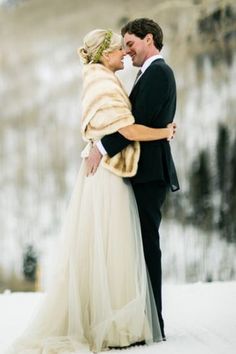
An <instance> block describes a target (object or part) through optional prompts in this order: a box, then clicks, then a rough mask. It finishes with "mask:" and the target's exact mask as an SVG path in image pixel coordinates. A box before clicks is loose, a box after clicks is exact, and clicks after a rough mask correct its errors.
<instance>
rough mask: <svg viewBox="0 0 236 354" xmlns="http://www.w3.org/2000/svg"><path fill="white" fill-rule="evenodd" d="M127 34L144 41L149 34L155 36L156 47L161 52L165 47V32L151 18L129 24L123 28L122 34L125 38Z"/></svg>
mask: <svg viewBox="0 0 236 354" xmlns="http://www.w3.org/2000/svg"><path fill="white" fill-rule="evenodd" d="M126 33H129V34H134V35H135V36H136V37H139V38H141V39H143V38H144V37H146V35H147V34H148V33H151V34H152V35H153V41H154V45H155V47H156V48H157V49H159V50H161V48H162V47H163V32H162V29H161V27H160V26H159V25H158V24H157V23H156V22H154V21H153V20H151V19H149V18H137V19H136V20H133V21H130V22H128V23H127V24H126V25H125V26H124V27H122V28H121V34H122V36H123V37H124V35H125V34H126Z"/></svg>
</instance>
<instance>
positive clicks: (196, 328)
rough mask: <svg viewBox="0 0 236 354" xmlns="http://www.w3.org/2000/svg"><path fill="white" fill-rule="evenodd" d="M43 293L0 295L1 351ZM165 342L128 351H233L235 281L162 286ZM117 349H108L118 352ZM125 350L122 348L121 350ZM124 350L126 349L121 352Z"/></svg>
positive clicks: (191, 353)
mask: <svg viewBox="0 0 236 354" xmlns="http://www.w3.org/2000/svg"><path fill="white" fill-rule="evenodd" d="M42 297H43V294H40V293H37V294H32V293H12V294H11V293H5V294H3V295H0V353H1V354H3V353H4V351H5V349H6V348H7V347H8V345H9V344H10V343H11V342H12V340H14V339H15V338H16V337H17V336H19V335H20V333H21V332H22V331H23V330H24V328H25V327H26V326H27V323H28V321H29V319H30V316H31V314H32V312H33V311H34V309H35V308H36V306H37V304H38V303H39V302H40V300H41V299H42ZM163 298H164V316H165V321H166V334H167V341H166V342H162V343H158V344H153V345H151V346H141V347H134V348H130V349H128V350H127V352H128V353H131V354H141V353H142V354H233V353H235V352H236V336H235V334H236V307H235V299H236V282H224V283H207V284H206V283H205V284H203V283H196V284H189V285H165V286H164V289H163ZM119 352H120V351H118V350H111V351H110V353H111V354H112V353H114V354H116V353H117V354H118V353H119ZM123 352H124V351H123ZM124 353H125V352H124Z"/></svg>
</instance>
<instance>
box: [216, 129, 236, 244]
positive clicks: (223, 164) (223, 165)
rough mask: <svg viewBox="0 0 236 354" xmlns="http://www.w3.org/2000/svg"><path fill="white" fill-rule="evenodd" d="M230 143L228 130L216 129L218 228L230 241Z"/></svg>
mask: <svg viewBox="0 0 236 354" xmlns="http://www.w3.org/2000/svg"><path fill="white" fill-rule="evenodd" d="M230 150H231V149H230V142H229V133H228V129H227V128H226V126H224V125H220V126H219V128H218V139H217V145H216V165H217V185H218V190H219V193H220V205H219V210H218V215H219V216H218V227H219V229H220V232H221V235H222V236H223V237H224V238H225V239H226V240H227V241H229V240H230V224H231V221H230V200H231V195H230V184H231V176H230V170H231V168H232V167H230Z"/></svg>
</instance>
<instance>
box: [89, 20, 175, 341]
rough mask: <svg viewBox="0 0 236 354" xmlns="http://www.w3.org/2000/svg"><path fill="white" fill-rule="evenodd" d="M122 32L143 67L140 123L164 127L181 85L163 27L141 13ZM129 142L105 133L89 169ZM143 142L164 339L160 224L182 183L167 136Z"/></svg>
mask: <svg viewBox="0 0 236 354" xmlns="http://www.w3.org/2000/svg"><path fill="white" fill-rule="evenodd" d="M121 33H122V36H123V37H124V43H125V46H126V52H127V54H128V55H130V57H131V59H132V62H133V65H134V66H137V67H139V68H140V70H139V72H138V75H137V78H136V80H135V83H134V86H133V89H132V92H131V94H130V101H131V104H132V114H133V115H134V118H135V123H137V124H143V125H147V126H149V127H153V128H164V127H166V125H167V124H168V123H170V122H172V121H173V118H174V115H175V110H176V85H175V79H174V75H173V72H172V70H171V68H170V67H169V66H168V65H167V64H166V63H165V61H164V59H163V58H162V56H161V55H160V51H161V49H162V46H163V43H162V41H163V33H162V30H161V28H160V26H159V25H158V24H157V23H155V22H154V21H153V20H151V19H147V18H140V19H136V20H134V21H131V22H129V23H127V24H126V25H125V26H124V27H123V28H122V30H121ZM128 144H130V141H129V140H127V139H126V138H124V137H123V136H122V135H120V134H119V133H114V134H111V135H107V136H104V137H103V138H102V140H101V141H100V142H98V143H97V145H96V146H95V147H94V148H93V149H92V151H91V153H90V156H89V158H88V160H87V168H88V174H90V173H92V174H93V173H95V172H96V169H97V167H98V165H99V162H100V160H101V157H102V155H103V154H106V153H108V155H109V156H114V155H116V154H117V153H118V152H120V151H121V150H122V149H124V148H125V147H126V146H127V145H128ZM140 146H141V155H140V160H139V165H138V171H137V174H136V175H135V176H134V177H132V178H131V183H132V186H133V190H134V193H135V197H136V201H137V205H138V210H139V216H140V222H141V229H142V239H143V247H144V254H145V260H146V264H147V268H148V271H149V275H150V279H151V283H152V288H153V293H154V297H155V302H156V307H157V312H158V317H159V322H160V327H161V332H162V337H163V340H165V339H166V338H165V332H164V321H163V318H162V298H161V283H162V270H161V249H160V240H159V226H160V222H161V206H162V204H163V202H164V200H165V197H166V192H167V190H168V189H171V190H172V191H177V190H178V189H179V184H178V179H177V175H176V171H175V166H174V163H173V159H172V156H171V150H170V145H169V142H168V141H167V140H159V141H150V142H141V145H140Z"/></svg>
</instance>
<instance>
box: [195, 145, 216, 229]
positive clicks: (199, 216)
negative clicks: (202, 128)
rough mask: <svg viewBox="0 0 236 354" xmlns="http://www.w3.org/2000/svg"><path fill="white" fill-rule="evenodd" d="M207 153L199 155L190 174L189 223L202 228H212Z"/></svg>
mask: <svg viewBox="0 0 236 354" xmlns="http://www.w3.org/2000/svg"><path fill="white" fill-rule="evenodd" d="M209 166H210V164H209V156H208V153H207V151H205V150H203V151H201V152H200V153H199V155H198V156H197V158H196V160H195V161H194V162H193V165H192V169H191V174H190V201H191V205H192V215H191V221H192V222H193V223H194V224H196V225H198V226H200V227H203V228H206V229H209V228H211V227H212V217H213V207H212V178H211V171H210V167H209Z"/></svg>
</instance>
